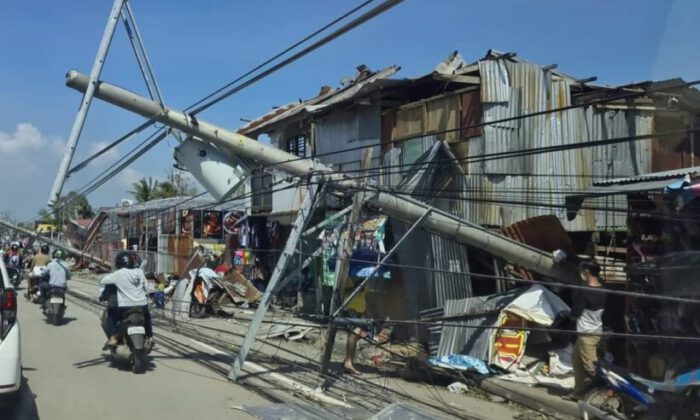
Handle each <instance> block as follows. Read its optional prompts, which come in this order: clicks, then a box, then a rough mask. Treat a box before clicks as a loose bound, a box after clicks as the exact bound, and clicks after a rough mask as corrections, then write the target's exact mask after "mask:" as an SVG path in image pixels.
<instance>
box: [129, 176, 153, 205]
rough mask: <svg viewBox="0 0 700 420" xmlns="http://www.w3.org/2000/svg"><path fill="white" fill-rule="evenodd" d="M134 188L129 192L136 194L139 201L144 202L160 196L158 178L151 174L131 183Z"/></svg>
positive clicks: (135, 196)
mask: <svg viewBox="0 0 700 420" xmlns="http://www.w3.org/2000/svg"><path fill="white" fill-rule="evenodd" d="M131 187H132V188H133V190H131V191H129V194H131V195H132V196H134V199H135V200H136V202H137V203H144V202H146V201H151V200H153V199H156V198H158V194H157V193H158V180H155V181H154V180H153V178H151V177H150V176H149V177H148V179H146V177H143V178H141V180H140V181H139V182H134V183H133V184H131Z"/></svg>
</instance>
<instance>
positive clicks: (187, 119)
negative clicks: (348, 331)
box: [66, 71, 561, 278]
mask: <svg viewBox="0 0 700 420" xmlns="http://www.w3.org/2000/svg"><path fill="white" fill-rule="evenodd" d="M66 77H67V78H66V84H67V85H68V86H69V87H71V88H74V89H76V90H78V91H82V92H84V91H85V90H86V89H87V87H88V85H89V84H90V78H89V77H88V76H86V75H84V74H80V73H78V72H76V71H71V72H69V73H68V74H67V76H66ZM95 97H97V98H99V99H102V100H104V101H106V102H109V103H111V104H113V105H116V106H118V107H120V108H124V109H126V110H129V111H132V112H135V113H137V114H140V115H142V116H144V117H146V118H154V119H155V120H157V121H159V122H161V123H163V124H166V125H169V126H171V127H173V128H176V129H178V130H181V131H184V132H185V133H187V134H190V135H192V136H195V137H199V138H201V139H202V140H205V141H208V142H211V143H212V144H214V145H216V146H219V147H222V148H225V149H227V150H230V151H231V152H232V153H236V154H239V155H243V156H246V157H249V158H252V159H255V160H257V161H258V162H260V163H262V164H264V165H265V164H266V165H274V167H275V169H277V170H279V171H281V172H286V173H288V174H290V175H297V176H308V175H309V174H311V173H313V172H314V170H315V171H316V173H317V174H322V173H323V172H328V174H323V179H324V180H326V181H328V182H329V183H330V185H329V186H332V187H335V188H343V189H352V188H353V187H354V188H358V187H359V186H360V184H359V182H357V181H354V180H352V179H347V178H348V177H346V176H342V175H339V174H333V173H332V171H331V169H330V168H328V167H327V166H325V165H323V164H320V163H316V162H314V161H313V160H311V159H299V158H298V156H296V155H293V154H291V153H287V152H285V151H283V150H280V149H277V148H275V147H272V146H267V145H265V144H263V143H262V142H259V141H256V140H253V139H251V138H248V137H246V136H243V135H240V134H238V133H235V132H233V131H230V130H226V129H224V128H222V127H219V126H216V125H214V124H211V123H208V122H206V121H201V120H198V119H196V118H194V117H192V116H190V115H187V114H185V113H183V112H181V111H176V110H172V109H169V108H168V107H161V106H160V104H158V103H156V102H154V101H152V100H149V99H147V98H144V97H142V96H139V95H136V94H135V93H132V92H129V91H128V90H126V89H122V88H120V87H117V86H114V85H111V84H108V83H105V82H98V84H97V86H96V89H95ZM366 188H367V189H371V187H366ZM367 201H368V202H369V203H371V204H373V205H375V206H377V207H379V208H381V209H382V211H383V212H384V213H386V214H387V215H388V216H391V217H395V218H398V219H400V220H403V221H404V222H407V223H413V222H415V221H416V220H418V219H419V218H420V217H421V216H422V215H423V214H424V213H425V211H426V210H427V209H428V206H427V205H426V204H425V203H422V202H420V201H416V200H412V199H410V198H407V197H403V196H399V195H396V194H393V193H385V192H379V191H377V192H370V193H369V194H368V197H367ZM423 227H424V229H425V230H427V231H429V232H432V233H435V234H438V235H442V236H444V237H446V238H449V239H452V240H454V241H456V242H459V243H462V244H466V245H469V246H472V247H475V248H478V249H480V250H482V251H484V252H488V253H490V254H493V255H496V256H498V257H500V258H503V259H504V260H507V261H509V262H511V263H513V264H516V265H518V266H520V267H522V268H524V269H527V270H531V271H534V272H536V273H539V274H541V275H544V276H547V277H554V278H557V277H560V276H561V268H560V267H558V266H557V265H556V264H555V263H554V259H553V257H552V256H551V255H550V254H549V253H547V252H544V251H541V250H538V249H536V248H533V247H530V246H528V245H525V244H523V243H520V242H517V241H515V240H512V239H510V238H507V237H505V236H503V235H499V234H496V233H492V232H490V231H488V230H487V229H484V228H482V227H480V226H478V225H475V224H472V223H468V222H465V221H464V220H461V219H459V218H457V217H455V216H452V215H450V214H449V213H445V212H442V211H438V210H434V211H433V212H431V214H430V215H428V217H427V218H426V219H425V221H424V222H423Z"/></svg>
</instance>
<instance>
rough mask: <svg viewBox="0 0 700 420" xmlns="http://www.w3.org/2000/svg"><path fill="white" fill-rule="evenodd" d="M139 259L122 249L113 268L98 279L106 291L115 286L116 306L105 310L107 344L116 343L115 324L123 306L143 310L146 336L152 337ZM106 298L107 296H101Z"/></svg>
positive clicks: (151, 326) (122, 311)
mask: <svg viewBox="0 0 700 420" xmlns="http://www.w3.org/2000/svg"><path fill="white" fill-rule="evenodd" d="M140 263H141V259H140V258H139V256H138V254H136V253H135V252H133V251H122V252H120V253H119V254H117V257H116V258H115V264H114V266H115V268H116V269H117V270H116V271H113V272H112V273H110V274H107V275H106V276H104V277H103V278H102V280H100V286H102V287H104V288H105V290H106V291H108V290H109V286H113V287H114V288H116V294H117V308H109V309H108V311H107V334H108V336H109V341H108V342H107V345H108V346H116V345H117V336H116V333H117V325H118V323H119V321H121V315H122V314H123V313H124V310H125V308H135V307H140V308H142V309H143V310H144V316H145V323H146V325H145V327H146V337H147V338H148V339H151V338H152V337H153V324H152V323H151V315H150V313H149V311H148V292H147V290H146V276H145V275H144V274H143V270H141V268H140V267H139V265H140ZM102 298H103V299H104V300H107V298H108V297H107V296H104V293H103V297H102Z"/></svg>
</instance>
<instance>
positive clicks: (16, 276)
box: [7, 267, 22, 289]
mask: <svg viewBox="0 0 700 420" xmlns="http://www.w3.org/2000/svg"><path fill="white" fill-rule="evenodd" d="M7 274H9V276H10V283H12V286H13V287H14V288H15V289H16V288H18V287H19V285H20V283H22V272H21V271H20V270H18V269H16V268H13V267H7Z"/></svg>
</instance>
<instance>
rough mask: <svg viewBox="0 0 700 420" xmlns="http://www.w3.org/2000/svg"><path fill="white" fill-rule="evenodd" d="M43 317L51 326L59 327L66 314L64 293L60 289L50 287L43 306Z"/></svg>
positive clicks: (63, 290)
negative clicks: (44, 316)
mask: <svg viewBox="0 0 700 420" xmlns="http://www.w3.org/2000/svg"><path fill="white" fill-rule="evenodd" d="M43 310H44V315H46V319H48V321H49V323H51V324H52V325H59V324H60V323H61V322H62V321H63V316H64V315H65V313H66V291H65V289H63V288H61V287H52V288H51V289H50V291H49V296H48V297H47V298H45V300H44V305H43Z"/></svg>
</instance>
